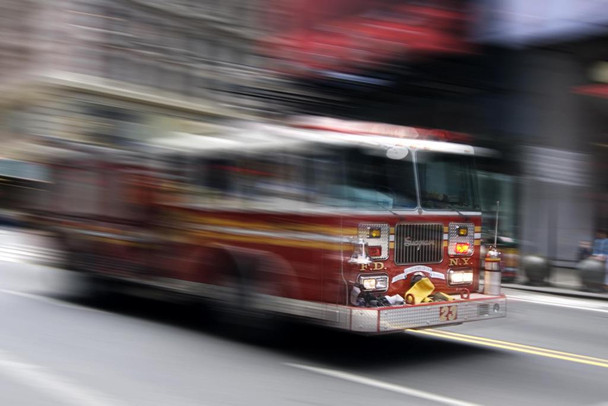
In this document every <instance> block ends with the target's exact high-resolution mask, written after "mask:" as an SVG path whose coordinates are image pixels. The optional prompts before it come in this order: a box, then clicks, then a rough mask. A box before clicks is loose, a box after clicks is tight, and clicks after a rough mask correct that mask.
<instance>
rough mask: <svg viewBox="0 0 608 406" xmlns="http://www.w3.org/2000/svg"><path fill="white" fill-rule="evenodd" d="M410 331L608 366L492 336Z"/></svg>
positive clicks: (600, 361)
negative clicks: (496, 338)
mask: <svg viewBox="0 0 608 406" xmlns="http://www.w3.org/2000/svg"><path fill="white" fill-rule="evenodd" d="M406 331H407V332H409V333H416V334H422V335H429V336H433V337H439V338H445V339H449V340H455V341H462V342H467V343H473V344H480V345H485V346H488V347H493V348H501V349H504V350H509V351H516V352H523V353H526V354H533V355H539V356H541V357H547V358H555V359H561V360H563V361H571V362H577V363H580V364H586V365H594V366H598V367H603V368H608V360H606V359H602V358H596V357H589V356H586V355H578V354H572V353H568V352H563V351H556V350H551V349H547V348H540V347H534V346H531V345H524V344H517V343H512V342H509V341H501V340H494V339H492V338H484V337H476V336H470V335H466V334H459V333H453V332H450V331H439V330H433V329H427V330H412V329H407V330H406Z"/></svg>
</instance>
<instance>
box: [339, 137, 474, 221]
mask: <svg viewBox="0 0 608 406" xmlns="http://www.w3.org/2000/svg"><path fill="white" fill-rule="evenodd" d="M414 154H415V155H416V165H417V170H418V177H419V187H420V191H419V194H420V203H421V207H422V208H424V209H428V210H433V209H435V210H479V202H478V197H477V193H476V186H475V185H476V183H475V169H474V165H473V163H474V162H473V157H472V156H465V155H456V154H448V153H439V152H428V151H423V152H420V151H418V152H416V153H414V152H410V153H409V154H408V155H407V156H406V157H404V158H403V159H390V158H387V156H386V153H385V151H383V150H361V149H348V150H345V151H341V152H340V160H341V161H342V162H343V168H344V169H343V173H342V175H341V176H338V175H337V171H336V172H334V173H333V175H332V177H333V178H334V179H333V180H334V182H332V183H333V184H332V186H331V195H332V196H333V197H334V198H339V200H338V201H334V204H337V205H340V206H343V207H347V208H356V209H364V210H383V209H391V210H400V209H414V208H416V207H417V192H416V181H415V176H416V175H415V171H414V163H413V157H414ZM336 169H337V168H336ZM338 178H340V179H338Z"/></svg>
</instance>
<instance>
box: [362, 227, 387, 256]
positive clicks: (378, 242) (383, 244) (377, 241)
mask: <svg viewBox="0 0 608 406" xmlns="http://www.w3.org/2000/svg"><path fill="white" fill-rule="evenodd" d="M370 228H379V229H380V234H381V237H380V238H369V237H368V233H369V229H370ZM389 234H390V228H389V226H388V224H382V223H363V224H359V227H358V236H359V238H362V239H363V240H364V241H365V242H367V245H368V246H369V247H380V248H381V249H382V255H380V256H379V257H377V256H372V258H374V259H381V260H384V259H388V242H389Z"/></svg>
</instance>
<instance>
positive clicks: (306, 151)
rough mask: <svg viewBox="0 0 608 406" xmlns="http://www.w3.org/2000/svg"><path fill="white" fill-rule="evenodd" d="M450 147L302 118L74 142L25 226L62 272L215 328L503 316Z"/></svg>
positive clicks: (367, 326)
mask: <svg viewBox="0 0 608 406" xmlns="http://www.w3.org/2000/svg"><path fill="white" fill-rule="evenodd" d="M451 137H452V138H451ZM460 138H461V137H460V135H459V134H450V133H449V132H444V131H429V130H425V129H417V128H411V127H402V126H393V125H387V124H375V123H363V122H345V121H339V120H329V119H321V118H308V117H304V118H300V119H298V120H294V121H293V122H290V123H288V124H285V123H282V124H267V123H266V124H261V123H239V124H236V125H230V126H225V127H223V129H221V130H217V133H211V134H204V135H195V134H184V133H181V134H176V135H173V136H172V137H167V138H166V139H156V140H154V141H153V142H151V143H150V144H149V145H148V147H147V148H146V150H139V151H137V152H133V151H125V150H121V151H118V150H116V149H111V148H96V147H91V146H76V145H73V144H71V145H70V146H69V147H66V148H68V149H69V150H70V153H69V154H56V158H55V159H54V160H53V163H52V165H51V173H52V174H53V177H54V182H53V184H52V186H51V187H50V189H49V191H48V197H49V198H50V199H49V200H48V203H47V204H46V205H44V210H39V211H38V212H37V216H38V218H39V219H40V220H41V221H43V222H44V223H45V224H46V226H47V227H48V228H49V229H51V230H53V231H54V233H55V235H56V236H57V241H58V243H59V245H60V246H61V247H63V249H64V250H65V253H66V257H67V263H66V267H67V268H68V269H71V270H75V271H78V272H83V273H87V274H93V275H97V276H98V277H103V278H107V279H111V280H114V281H122V282H127V283H130V284H136V285H143V286H148V287H150V288H161V289H163V290H165V291H170V292H175V293H179V294H182V295H188V296H191V297H195V298H204V299H210V300H211V301H213V302H214V303H215V304H216V307H218V308H222V309H229V310H231V311H230V312H225V313H224V314H225V316H224V317H235V318H236V317H238V315H243V314H245V315H251V314H265V315H286V316H292V317H297V318H303V319H305V320H307V321H310V322H313V323H320V324H323V325H326V326H331V327H335V328H338V329H344V330H349V331H353V332H361V333H384V332H391V331H399V330H403V329H406V328H426V327H431V326H440V325H448V324H456V323H464V322H469V321H475V320H488V319H493V318H499V317H504V316H505V315H506V299H505V296H504V295H503V294H501V293H500V278H498V279H496V278H494V277H488V276H487V275H489V274H488V272H491V271H492V269H491V266H490V268H489V271H488V272H486V278H485V283H484V284H483V286H482V283H480V272H481V270H480V266H479V264H480V238H481V232H482V230H481V212H480V208H479V202H478V191H477V182H476V174H475V168H474V156H475V154H476V148H473V147H471V146H468V145H464V144H461V143H456V142H452V139H460ZM487 263H488V261H487ZM497 269H498V268H497ZM490 276H491V275H490ZM249 320H255V318H250V319H249Z"/></svg>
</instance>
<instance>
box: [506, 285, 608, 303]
mask: <svg viewBox="0 0 608 406" xmlns="http://www.w3.org/2000/svg"><path fill="white" fill-rule="evenodd" d="M502 287H503V288H509V289H517V290H525V291H528V292H538V293H548V294H551V295H559V296H569V297H577V298H584V299H594V300H608V293H595V292H585V291H578V290H573V289H566V288H559V287H555V286H528V285H519V284H516V283H503V284H502Z"/></svg>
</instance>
